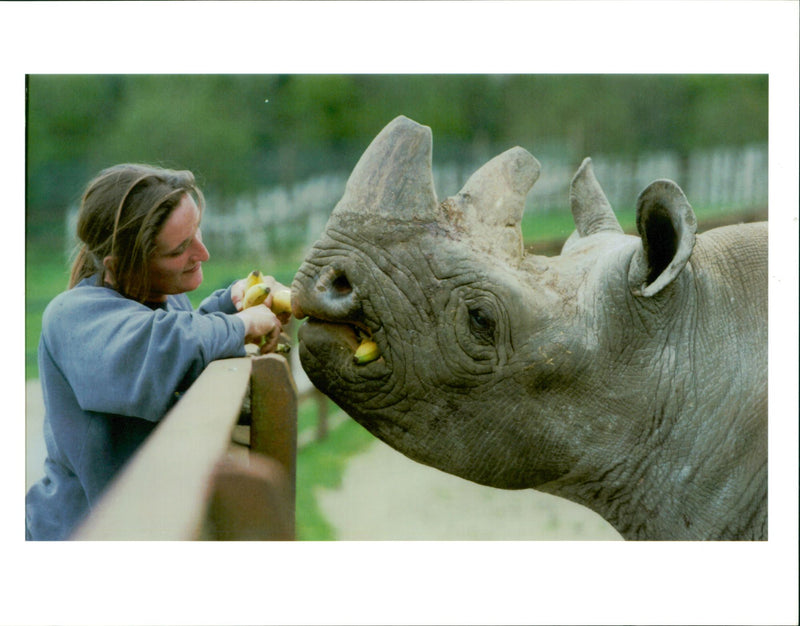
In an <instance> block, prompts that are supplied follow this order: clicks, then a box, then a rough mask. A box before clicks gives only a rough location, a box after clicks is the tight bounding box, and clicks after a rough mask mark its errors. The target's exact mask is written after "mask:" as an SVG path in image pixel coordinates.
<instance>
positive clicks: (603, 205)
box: [569, 158, 622, 237]
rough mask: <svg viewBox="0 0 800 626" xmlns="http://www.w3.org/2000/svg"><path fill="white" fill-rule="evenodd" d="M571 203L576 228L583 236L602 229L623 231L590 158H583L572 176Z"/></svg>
mask: <svg viewBox="0 0 800 626" xmlns="http://www.w3.org/2000/svg"><path fill="white" fill-rule="evenodd" d="M569 203H570V208H571V209H572V219H573V220H574V221H575V228H576V230H577V231H578V234H579V235H580V236H581V237H588V236H589V235H593V234H594V233H598V232H602V231H611V232H616V233H621V232H622V227H621V226H620V225H619V222H618V221H617V216H616V215H614V211H613V209H612V208H611V204H610V203H609V201H608V198H606V195H605V193H603V189H602V187H600V183H599V182H597V178H596V177H595V175H594V168H593V167H592V160H591V159H590V158H586V159H584V160H583V163H581V166H580V167H579V168H578V171H577V172H575V176H574V177H573V178H572V183H571V184H570V188H569Z"/></svg>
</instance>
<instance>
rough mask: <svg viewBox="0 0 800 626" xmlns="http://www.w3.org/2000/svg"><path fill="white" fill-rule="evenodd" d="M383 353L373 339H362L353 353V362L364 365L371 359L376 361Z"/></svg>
mask: <svg viewBox="0 0 800 626" xmlns="http://www.w3.org/2000/svg"><path fill="white" fill-rule="evenodd" d="M380 355H381V352H380V350H379V349H378V344H377V343H375V342H374V341H372V340H371V339H362V340H361V344H360V345H359V346H358V348H356V351H355V354H353V362H354V363H355V364H356V365H364V364H365V363H369V362H370V361H374V360H375V359H377V358H378V357H379V356H380Z"/></svg>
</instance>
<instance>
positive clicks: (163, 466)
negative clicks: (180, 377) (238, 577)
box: [73, 354, 297, 540]
mask: <svg viewBox="0 0 800 626" xmlns="http://www.w3.org/2000/svg"><path fill="white" fill-rule="evenodd" d="M296 455H297V390H296V388H295V385H294V381H293V379H292V375H291V372H290V369H289V366H288V364H287V362H286V360H285V359H284V358H283V357H281V356H278V355H275V354H269V355H265V356H258V357H244V358H239V359H224V360H220V361H214V362H213V363H211V364H210V365H209V366H208V367H207V368H206V370H205V371H204V372H203V374H202V375H201V376H200V377H199V378H198V379H197V380H196V381H195V383H194V384H193V385H192V386H191V387H190V388H189V390H188V391H187V392H186V393H185V394H184V396H183V397H182V398H181V400H180V401H179V402H178V403H177V404H176V405H175V407H173V409H172V410H171V411H170V412H169V413H168V414H167V415H166V416H165V417H164V418H163V420H162V421H161V423H160V424H159V425H158V427H157V428H156V430H155V431H154V432H153V434H152V435H151V436H150V437H149V438H148V439H147V440H146V441H145V443H144V444H143V445H142V447H141V448H140V449H139V450H138V451H137V453H136V455H135V456H134V457H133V459H132V460H131V461H130V462H129V463H128V465H127V466H126V467H124V468H123V470H122V471H121V472H120V475H119V476H118V477H117V478H116V479H115V480H114V482H113V483H112V485H111V486H110V487H109V490H108V491H107V492H106V494H105V495H104V496H103V498H102V500H101V501H100V503H99V504H98V505H97V506H96V507H95V509H94V510H93V511H92V513H91V515H90V516H89V517H88V519H87V520H86V521H85V522H84V524H83V525H82V526H81V527H80V528H79V529H78V530H77V532H76V534H75V535H74V537H73V538H74V539H79V540H192V539H207V540H291V539H294V538H295V480H296V478H295V477H296Z"/></svg>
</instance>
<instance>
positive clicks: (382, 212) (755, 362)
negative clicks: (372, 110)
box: [292, 116, 767, 540]
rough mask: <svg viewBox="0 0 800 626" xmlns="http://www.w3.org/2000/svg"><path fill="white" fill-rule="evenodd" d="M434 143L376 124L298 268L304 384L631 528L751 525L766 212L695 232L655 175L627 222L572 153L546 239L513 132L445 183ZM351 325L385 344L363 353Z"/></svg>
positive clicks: (631, 534)
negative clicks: (536, 228)
mask: <svg viewBox="0 0 800 626" xmlns="http://www.w3.org/2000/svg"><path fill="white" fill-rule="evenodd" d="M431 155H432V134H431V130H430V128H428V127H426V126H423V125H420V124H417V123H416V122H414V121H412V120H410V119H408V118H406V117H402V116H401V117H398V118H397V119H395V120H393V121H392V122H391V123H390V124H388V125H387V126H386V127H385V128H384V129H383V130H382V131H381V132H380V134H379V135H378V136H377V137H376V138H375V139H374V140H373V141H372V143H371V144H370V145H369V147H368V148H367V150H366V151H365V153H364V154H363V156H362V157H361V159H360V160H359V161H358V163H357V165H356V167H355V168H354V170H353V172H352V174H351V176H350V178H349V180H348V182H347V185H346V187H345V191H344V194H343V196H342V198H341V200H340V201H339V202H338V204H337V205H336V206H335V207H334V209H333V211H332V213H331V216H330V219H329V221H328V223H327V226H326V228H325V230H324V232H323V233H322V235H321V238H320V239H319V241H317V242H316V243H315V244H314V246H313V247H312V248H311V249H310V251H309V253H308V256H307V257H306V258H305V260H304V262H303V263H302V265H301V267H300V268H299V270H298V272H297V274H296V276H295V278H294V281H293V284H292V290H293V298H294V311H295V314H296V315H297V316H298V317H300V318H304V320H305V321H304V322H303V323H302V325H301V327H300V329H299V332H298V338H299V339H298V345H299V355H300V359H301V363H302V366H303V368H304V370H305V371H306V373H307V374H308V376H309V378H310V379H311V381H312V382H313V384H314V385H315V386H316V387H317V388H319V389H320V390H321V391H322V392H323V393H325V394H326V395H328V396H329V397H330V398H332V399H333V400H334V401H335V402H336V404H338V405H339V406H340V407H341V408H342V409H344V410H345V411H346V412H347V413H348V414H349V415H350V416H351V417H352V418H353V419H355V420H356V421H357V422H358V423H360V424H361V425H363V426H364V427H365V428H366V429H367V430H368V431H369V432H370V433H372V434H373V435H375V436H376V437H378V438H379V439H381V440H383V441H384V442H386V443H387V444H389V445H390V446H392V447H393V448H395V449H396V450H398V451H400V452H401V453H403V454H404V455H406V456H408V457H409V458H411V459H414V460H416V461H418V462H420V463H424V464H426V465H430V466H433V467H435V468H438V469H440V470H442V471H444V472H448V473H451V474H455V475H457V476H460V477H462V478H465V479H467V480H470V481H473V482H476V483H479V484H482V485H488V486H491V487H496V488H503V489H528V488H532V489H537V490H540V491H543V492H547V493H551V494H555V495H558V496H561V497H564V498H567V499H569V500H572V501H574V502H577V503H579V504H581V505H584V506H586V507H588V508H589V509H592V510H594V511H595V512H597V513H598V514H600V515H601V516H602V517H604V518H605V519H606V520H607V521H608V522H609V523H610V524H611V525H612V526H613V527H614V528H616V529H617V530H618V531H619V533H620V534H621V535H622V536H623V537H624V538H625V539H645V540H700V539H704V540H713V539H716V540H729V539H753V540H758V539H761V540H763V539H766V538H767V224H766V222H763V223H758V224H743V225H737V226H725V227H720V228H716V229H713V230H710V231H708V232H705V233H702V234H699V235H698V234H696V231H697V227H696V218H695V214H694V211H693V209H692V207H691V206H690V204H689V202H688V201H687V198H686V196H685V194H684V193H683V191H682V190H681V189H680V188H679V186H678V185H677V184H676V183H674V182H672V181H670V180H657V181H655V182H653V183H652V184H651V185H649V186H648V187H647V188H645V189H644V190H643V191H642V192H641V194H640V195H639V197H638V200H637V203H636V228H637V230H638V236H636V235H629V234H625V233H624V232H623V230H622V229H621V228H620V225H619V223H618V220H617V218H616V217H615V214H614V212H613V210H612V208H611V206H610V204H609V201H608V200H607V197H606V195H605V194H604V192H603V190H602V188H601V187H600V185H599V183H598V181H597V178H596V176H595V174H594V172H593V167H592V163H591V160H590V159H586V160H585V161H584V162H583V164H582V165H581V166H580V168H579V169H578V171H577V173H576V174H575V176H574V178H573V180H572V182H571V187H570V197H569V200H570V205H571V209H572V213H573V216H574V221H575V232H574V233H573V234H572V236H570V238H569V239H568V240H567V241H566V243H565V244H564V246H563V249H562V251H561V254H560V255H558V256H555V257H546V256H539V255H536V254H531V253H526V251H525V249H524V247H523V240H522V235H521V230H520V219H521V216H522V212H523V208H524V202H525V198H526V196H527V194H528V192H529V190H530V189H531V187H532V186H533V184H534V182H535V181H536V179H537V178H538V176H539V171H540V165H539V163H538V162H537V160H536V159H535V158H534V157H533V156H532V155H531V154H530V153H529V152H528V151H526V150H525V149H523V148H520V147H515V148H512V149H510V150H508V151H506V152H504V153H502V154H500V155H499V156H497V157H495V158H494V159H492V160H491V161H489V162H488V163H486V164H485V165H484V166H482V167H481V168H480V169H479V170H478V171H476V172H475V173H474V174H473V175H472V176H471V177H470V178H469V180H468V181H467V182H466V184H465V185H464V187H463V188H462V189H461V191H460V192H459V193H458V194H456V195H454V196H452V197H449V198H447V199H445V200H443V201H439V200H437V196H436V192H435V189H434V184H433V176H432V167H431ZM364 338H368V340H370V341H374V342H375V343H376V344H377V347H378V350H379V355H380V356H379V357H378V358H373V359H372V360H371V361H369V362H365V363H358V362H356V360H354V358H353V356H354V352H355V350H356V349H357V348H358V346H359V344H360V343H361V342H362V340H364Z"/></svg>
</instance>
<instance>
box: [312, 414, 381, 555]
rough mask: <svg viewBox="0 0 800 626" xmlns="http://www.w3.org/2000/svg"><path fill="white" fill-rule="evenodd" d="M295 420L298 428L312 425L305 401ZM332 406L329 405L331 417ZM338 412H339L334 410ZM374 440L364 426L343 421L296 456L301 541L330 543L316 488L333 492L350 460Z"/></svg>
mask: <svg viewBox="0 0 800 626" xmlns="http://www.w3.org/2000/svg"><path fill="white" fill-rule="evenodd" d="M303 405H304V406H301V407H300V411H299V413H300V415H299V417H298V421H299V429H302V428H303V426H302V425H303V423H304V422H305V423H309V421H313V422H314V424H315V423H316V422H315V419H314V417H315V415H316V413H315V408H314V406H313V403H312V402H304V403H303ZM334 408H335V405H333V403H331V411H330V414H331V415H332V414H333V412H334ZM335 410H339V409H335ZM373 441H375V440H374V438H373V437H372V435H370V434H369V433H368V432H367V431H366V430H365V429H364V428H363V427H361V426H360V425H359V424H357V423H356V422H354V421H353V420H351V419H346V420H345V421H344V422H342V423H341V425H339V426H338V427H336V428H334V429H332V430H331V431H329V433H328V436H327V437H326V438H325V439H323V440H322V441H312V442H311V443H309V444H307V445H305V446H304V447H303V448H301V449H300V450H299V451H298V454H297V495H296V524H297V539H298V540H300V541H331V540H335V539H336V535H335V532H334V530H333V528H332V527H331V526H330V524H329V523H328V521H327V520H326V519H325V516H324V515H323V514H322V511H321V510H320V508H319V506H318V505H317V499H316V492H317V490H319V489H336V488H337V487H340V486H341V484H342V476H343V474H344V470H345V468H346V467H347V463H348V462H349V460H350V458H351V457H352V456H354V455H356V454H358V453H359V452H362V451H363V450H365V449H366V448H367V446H369V444H370V443H372V442H373Z"/></svg>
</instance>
